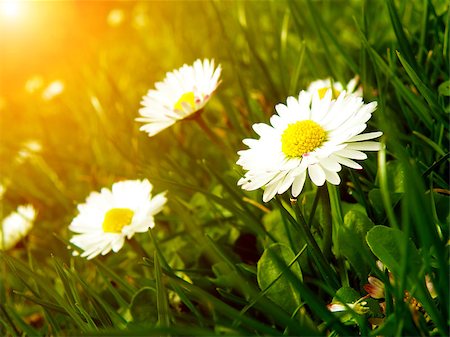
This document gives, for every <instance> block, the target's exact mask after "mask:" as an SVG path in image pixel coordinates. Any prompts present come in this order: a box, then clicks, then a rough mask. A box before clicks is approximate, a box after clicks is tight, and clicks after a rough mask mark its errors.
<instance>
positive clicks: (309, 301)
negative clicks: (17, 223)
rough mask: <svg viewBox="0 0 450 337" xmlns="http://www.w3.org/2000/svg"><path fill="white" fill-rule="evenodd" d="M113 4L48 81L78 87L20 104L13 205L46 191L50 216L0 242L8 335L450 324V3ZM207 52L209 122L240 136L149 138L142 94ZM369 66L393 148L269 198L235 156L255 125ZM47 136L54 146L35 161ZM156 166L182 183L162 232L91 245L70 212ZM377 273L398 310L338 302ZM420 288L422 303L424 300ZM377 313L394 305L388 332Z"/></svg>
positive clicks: (10, 143) (156, 177) (0, 315)
mask: <svg viewBox="0 0 450 337" xmlns="http://www.w3.org/2000/svg"><path fill="white" fill-rule="evenodd" d="M108 6H109V5H108ZM110 7H111V8H113V7H118V8H121V9H122V10H123V11H124V13H125V18H126V19H125V21H124V22H123V23H122V24H121V25H119V26H117V27H108V28H105V30H104V32H103V35H102V39H99V40H90V38H89V37H88V36H87V35H86V41H87V42H86V45H83V46H76V47H77V48H79V49H81V50H82V51H84V52H85V53H86V54H88V55H89V56H88V57H84V58H81V57H79V54H76V55H75V56H73V57H68V60H67V64H65V65H64V64H62V65H61V64H60V65H59V66H57V67H56V68H55V69H51V71H49V72H48V74H46V76H47V77H50V76H52V75H50V74H56V75H53V76H57V77H55V79H56V78H58V79H61V80H62V81H64V83H65V85H66V87H65V90H64V92H63V93H62V94H61V95H60V96H58V97H56V98H55V99H53V100H51V101H43V100H42V99H41V98H40V96H39V95H38V94H29V93H26V92H24V91H23V90H22V91H17V92H7V93H6V96H4V97H2V98H3V101H4V103H5V104H3V105H0V117H1V120H0V122H1V124H0V125H1V129H0V131H1V135H0V170H1V177H0V178H1V182H2V183H3V184H6V185H7V191H6V193H5V195H4V197H3V199H2V200H1V208H0V210H1V212H0V213H1V214H0V215H1V216H3V217H5V216H6V215H7V214H9V212H10V211H12V210H14V209H15V208H16V207H17V206H18V205H20V204H24V203H31V204H32V205H34V206H35V208H36V209H37V210H38V217H37V220H36V222H35V225H34V227H33V229H32V231H31V233H30V235H29V236H28V237H27V238H26V239H25V240H24V241H23V242H21V243H20V244H19V245H18V246H17V247H15V248H14V249H12V250H9V251H4V252H0V265H1V274H0V335H6V336H19V335H20V336H49V335H62V336H65V335H89V336H93V335H99V336H114V335H130V336H134V335H135V336H141V335H142V336H143V335H145V336H148V335H155V336H156V335H158V336H161V335H192V336H214V335H230V336H236V335H267V336H272V335H273V336H276V335H292V336H301V335H304V336H313V335H320V336H324V335H330V336H353V335H355V336H357V335H370V336H379V335H383V336H429V335H433V336H443V335H446V334H447V333H448V326H449V298H450V294H449V288H448V285H449V274H448V265H449V256H448V242H449V241H448V238H449V223H450V212H449V208H450V207H449V205H450V203H449V194H450V191H449V190H450V188H449V179H448V178H449V170H448V167H449V113H450V101H449V96H450V91H449V87H450V84H449V83H450V82H449V80H450V79H449V74H450V69H449V48H450V47H449V43H448V41H449V21H450V8H449V5H448V3H446V2H445V1H439V0H436V1H431V0H429V1H426V0H424V1H406V0H405V1H394V0H386V1H381V0H379V1H373V0H372V1H369V0H366V1H310V0H305V1H303V0H301V1H222V2H221V1H214V2H194V1H183V2H141V3H138V2H136V3H134V2H133V3H121V2H118V3H111V5H110ZM108 8H109V7H108ZM136 17H139V18H140V19H139V20H141V21H136V19H134V21H133V18H136ZM98 20H106V18H105V17H99V18H98ZM133 22H134V23H133ZM136 22H144V24H141V25H137V24H136ZM80 24H81V23H80ZM91 41H92V42H91ZM78 53H80V52H78ZM80 54H81V53H80ZM196 58H214V59H215V61H216V63H220V64H221V65H222V69H223V72H222V84H221V85H220V86H219V88H218V90H217V92H216V94H215V95H214V96H213V98H212V99H211V101H210V102H209V103H208V105H207V106H206V108H205V111H204V113H203V118H204V120H205V123H206V124H207V125H208V126H209V127H210V129H211V131H212V132H213V134H215V135H216V137H218V138H219V139H220V141H221V142H223V143H220V144H221V145H220V146H219V145H218V144H217V143H215V142H213V141H211V139H210V138H209V137H208V135H207V134H205V132H203V131H202V129H201V128H200V127H199V125H197V124H196V123H195V122H193V121H182V122H179V123H177V124H176V125H174V126H172V127H171V128H169V129H167V130H165V131H164V132H162V133H161V134H158V135H157V136H155V137H153V138H149V137H147V135H146V134H144V133H143V132H140V131H139V130H138V129H139V126H140V125H139V124H138V123H137V122H135V121H134V119H135V118H136V117H137V115H138V109H139V102H140V100H141V97H142V96H143V95H144V94H145V93H146V91H147V90H148V89H150V88H152V87H153V84H154V82H156V81H160V80H162V79H163V78H164V74H165V72H166V71H171V70H172V69H176V68H178V67H180V66H181V65H182V64H184V63H187V64H190V63H192V62H193V61H194V60H195V59H196ZM355 74H358V75H359V76H360V81H361V83H362V85H363V88H364V99H365V101H366V102H370V101H374V100H375V101H377V102H378V108H377V110H376V111H375V113H374V116H373V118H372V120H371V121H370V122H369V126H368V129H370V130H381V131H383V137H382V138H381V141H382V143H383V144H384V146H385V147H384V148H383V150H382V151H380V152H379V153H378V154H376V153H375V154H374V153H372V154H369V158H368V159H367V160H365V161H363V162H361V164H362V165H363V167H364V170H361V171H352V170H351V169H344V170H343V171H342V172H340V176H341V179H342V183H341V184H340V185H339V186H338V187H334V186H332V185H329V186H324V187H321V188H317V187H315V186H314V185H313V184H309V183H307V184H306V185H305V189H304V191H303V192H302V194H301V195H300V196H299V198H298V200H297V201H296V202H291V201H290V200H289V196H288V195H287V193H285V195H282V196H279V197H277V198H276V199H274V200H272V201H271V202H269V203H267V204H264V203H263V202H262V191H254V192H245V191H243V190H241V188H240V187H238V186H237V185H236V183H237V181H238V179H239V178H240V177H241V176H242V174H243V171H242V169H241V168H240V167H239V166H238V165H236V160H237V159H238V156H237V153H236V152H237V151H239V150H241V149H244V148H245V146H244V145H243V144H242V139H244V138H252V137H255V134H254V131H253V130H252V129H251V125H252V124H254V123H260V122H268V120H269V118H270V116H271V115H272V114H273V113H274V105H275V104H277V103H280V102H285V100H286V97H287V96H289V95H297V94H298V92H299V91H300V90H301V89H306V88H307V86H308V84H309V83H310V82H311V81H313V80H316V79H320V78H327V77H332V78H333V79H334V80H336V81H341V82H342V83H347V82H348V80H350V79H351V78H352V77H353V76H354V75H355ZM31 75H32V74H30V76H31ZM28 140H36V141H38V142H39V143H40V144H41V145H42V150H41V151H40V152H37V153H32V154H31V155H30V156H29V157H28V158H26V159H24V160H17V155H18V151H20V150H21V149H22V147H23V144H24V142H26V141H28ZM137 178H139V179H142V178H148V179H149V180H150V181H151V182H152V183H153V184H154V186H155V191H156V192H157V193H159V192H160V191H164V190H167V191H168V192H167V196H168V199H169V201H168V204H167V207H166V208H165V210H164V212H162V213H161V214H159V215H157V216H156V226H155V228H154V229H153V230H151V231H150V233H149V234H146V233H145V234H139V235H136V236H135V238H133V242H128V241H127V242H126V244H125V245H124V247H123V248H122V249H121V250H120V252H118V253H110V254H108V255H106V256H104V257H97V258H95V259H93V260H90V261H87V260H84V259H82V258H80V257H73V256H72V255H71V251H70V250H68V249H67V244H68V240H69V239H70V236H71V233H70V232H69V231H68V225H69V224H70V222H71V221H72V219H73V217H74V216H75V215H76V214H77V210H76V205H77V204H78V203H82V202H83V201H84V200H85V198H86V196H87V195H88V194H89V193H90V192H91V191H98V190H100V189H101V188H102V187H110V186H111V184H112V183H114V182H117V181H119V180H124V179H137ZM377 260H381V261H382V262H383V263H384V264H385V266H386V267H387V268H389V270H390V272H391V273H392V274H393V276H394V278H395V282H394V283H390V282H389V277H388V275H387V272H383V271H380V270H379V269H378V268H377V266H376V261H377ZM369 275H373V276H376V277H377V278H379V279H380V280H382V281H383V282H384V284H385V304H386V308H385V312H384V313H381V311H380V308H379V302H380V300H374V299H367V306H368V307H369V308H370V310H369V312H367V313H358V312H354V311H352V310H350V309H349V310H348V311H347V312H345V313H333V312H330V311H329V310H328V309H327V307H326V305H327V304H329V303H331V302H332V301H340V302H345V303H352V302H355V301H356V300H357V299H359V298H361V297H364V296H365V295H366V294H367V293H366V292H365V290H364V289H363V286H364V284H366V283H367V277H368V276H369ZM426 275H428V277H430V279H431V280H432V283H433V285H434V289H435V292H436V294H437V297H436V298H432V297H431V296H430V293H429V292H428V290H427V288H426V285H425V276H426ZM405 291H408V292H409V294H410V295H409V296H410V298H414V299H415V300H417V301H418V302H419V303H420V307H421V309H420V310H410V306H409V304H408V303H407V302H405V301H404V298H405ZM333 298H334V300H333ZM373 318H382V320H381V322H380V323H379V324H378V326H376V327H375V326H372V324H371V322H372V319H373Z"/></svg>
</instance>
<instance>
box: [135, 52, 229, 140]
mask: <svg viewBox="0 0 450 337" xmlns="http://www.w3.org/2000/svg"><path fill="white" fill-rule="evenodd" d="M220 73H221V67H220V65H219V66H217V68H214V60H211V61H210V60H207V59H205V60H203V61H201V60H196V61H195V62H194V64H193V65H192V66H188V65H186V64H185V65H183V66H182V67H181V68H179V69H177V70H174V71H172V72H168V73H167V74H166V78H165V79H164V80H163V81H162V82H157V83H156V84H155V90H154V89H151V90H149V91H148V93H147V95H145V96H144V97H143V99H142V101H141V104H142V105H143V107H142V108H141V109H139V114H140V115H141V117H139V118H136V120H137V121H139V122H144V123H146V124H145V125H143V126H142V127H141V128H140V130H142V131H145V132H147V133H148V135H149V136H154V135H156V134H157V133H159V132H160V131H162V130H164V129H165V128H167V127H169V126H171V125H172V124H174V123H175V122H176V121H178V120H182V119H184V118H186V117H189V116H191V115H192V114H194V113H195V112H197V111H199V110H201V109H202V108H203V107H204V106H205V105H206V103H207V102H208V101H209V99H210V98H211V95H212V93H213V92H214V91H215V90H216V88H217V86H218V85H219V84H220V81H219V77H220Z"/></svg>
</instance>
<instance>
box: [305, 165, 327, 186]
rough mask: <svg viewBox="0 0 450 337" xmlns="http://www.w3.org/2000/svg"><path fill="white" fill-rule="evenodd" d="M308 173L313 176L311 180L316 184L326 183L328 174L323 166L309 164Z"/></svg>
mask: <svg viewBox="0 0 450 337" xmlns="http://www.w3.org/2000/svg"><path fill="white" fill-rule="evenodd" d="M308 174H309V177H310V178H311V181H312V182H313V183H314V184H315V185H316V186H322V185H323V184H324V183H325V178H326V175H325V172H324V170H323V169H322V167H320V165H311V166H308Z"/></svg>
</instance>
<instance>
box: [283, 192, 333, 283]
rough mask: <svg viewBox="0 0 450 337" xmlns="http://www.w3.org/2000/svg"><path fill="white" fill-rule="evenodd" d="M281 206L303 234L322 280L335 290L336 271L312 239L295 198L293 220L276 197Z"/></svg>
mask: <svg viewBox="0 0 450 337" xmlns="http://www.w3.org/2000/svg"><path fill="white" fill-rule="evenodd" d="M276 200H277V201H278V203H279V205H280V207H281V210H282V211H283V213H284V214H285V215H286V216H288V219H289V220H290V221H291V223H293V224H294V225H295V226H296V227H297V228H298V229H299V231H300V232H301V233H302V234H303V235H304V237H305V239H306V242H307V244H308V248H310V249H311V253H312V256H313V258H314V260H315V262H316V263H317V268H318V269H319V272H320V273H321V275H322V277H323V278H324V280H325V281H326V282H327V284H328V285H329V286H330V287H331V288H333V289H334V290H337V289H338V288H339V282H338V278H337V275H336V272H335V271H334V270H333V269H332V268H331V266H330V264H329V263H327V261H326V259H325V257H324V256H323V253H322V251H321V250H320V248H319V245H318V244H317V242H316V240H315V239H314V236H313V235H312V233H311V230H310V228H309V226H308V224H307V222H306V220H305V218H304V217H303V214H302V212H301V210H300V206H299V205H298V203H297V201H296V200H293V201H291V203H292V206H293V209H294V212H295V215H296V217H297V220H295V219H294V218H293V217H292V216H291V215H290V213H289V212H288V211H287V210H286V209H285V207H284V206H283V204H282V202H281V201H280V200H279V199H276Z"/></svg>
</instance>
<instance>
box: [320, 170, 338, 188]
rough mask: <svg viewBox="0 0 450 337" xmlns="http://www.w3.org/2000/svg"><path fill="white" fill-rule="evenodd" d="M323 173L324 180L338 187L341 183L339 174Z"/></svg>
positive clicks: (326, 171)
mask: <svg viewBox="0 0 450 337" xmlns="http://www.w3.org/2000/svg"><path fill="white" fill-rule="evenodd" d="M323 171H324V172H325V179H326V180H327V181H328V182H330V183H331V184H333V185H339V184H340V183H341V178H339V174H337V173H336V172H334V171H328V170H326V169H324V170H323Z"/></svg>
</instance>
